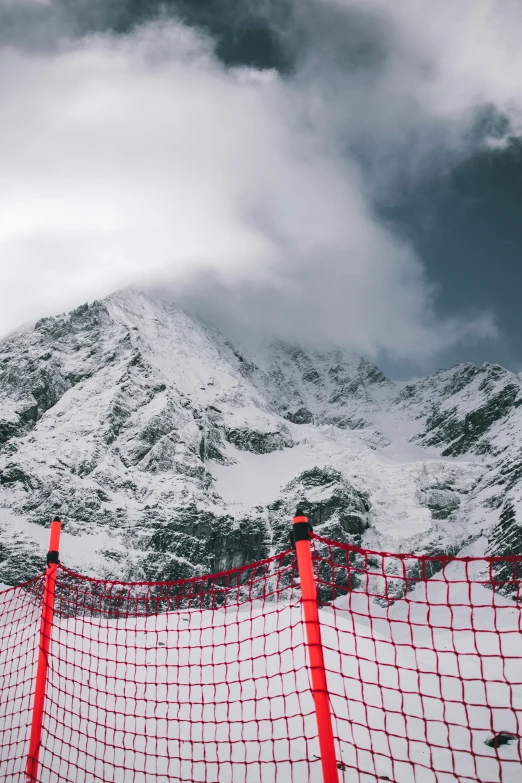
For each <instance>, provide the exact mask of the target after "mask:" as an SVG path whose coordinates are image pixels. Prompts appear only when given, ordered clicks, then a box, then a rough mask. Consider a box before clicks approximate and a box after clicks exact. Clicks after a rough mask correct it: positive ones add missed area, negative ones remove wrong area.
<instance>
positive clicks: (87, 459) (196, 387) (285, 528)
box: [0, 289, 522, 584]
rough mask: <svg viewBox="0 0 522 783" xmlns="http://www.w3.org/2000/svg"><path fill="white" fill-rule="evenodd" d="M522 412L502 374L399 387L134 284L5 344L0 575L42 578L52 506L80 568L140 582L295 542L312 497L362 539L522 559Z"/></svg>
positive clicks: (328, 525) (354, 361)
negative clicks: (230, 330)
mask: <svg viewBox="0 0 522 783" xmlns="http://www.w3.org/2000/svg"><path fill="white" fill-rule="evenodd" d="M521 401H522V381H521V379H520V378H519V377H518V376H515V375H513V374H512V373H509V372H507V371H506V370H504V369H503V368H500V367H498V366H492V365H484V366H483V367H481V368H479V367H474V366H473V365H458V366H456V367H453V368H451V369H449V370H444V371H441V372H439V373H436V374H435V375H433V376H430V377H429V378H426V379H422V380H420V381H416V382H414V383H411V384H407V385H404V384H395V383H394V382H393V381H391V380H389V379H387V378H385V376H384V375H383V374H382V373H381V372H380V371H379V370H378V368H376V367H374V366H373V365H371V364H370V363H369V362H367V361H365V360H364V359H362V358H360V357H358V356H354V355H353V354H350V353H347V352H344V351H342V350H338V349H332V350H331V351H328V352H318V351H310V350H307V349H305V348H303V347H301V346H290V345H286V344H281V343H277V344H273V345H269V346H264V347H263V348H259V349H256V350H251V349H248V350H247V349H245V348H244V347H241V346H240V345H238V344H237V341H235V340H233V339H230V338H229V337H227V336H225V335H223V334H220V333H219V332H218V331H217V330H216V328H215V327H213V326H212V325H209V324H206V323H204V322H203V321H201V320H200V319H198V318H197V317H195V316H194V315H192V314H190V313H187V312H184V311H182V310H180V309H179V308H177V307H175V306H174V305H172V304H169V303H165V302H163V301H162V300H161V299H158V298H155V297H152V296H150V295H149V294H146V293H144V292H141V291H138V290H132V289H131V290H126V291H120V292H117V293H115V294H113V295H112V296H110V297H108V298H107V299H105V300H103V301H99V302H94V303H92V304H90V305H82V306H81V307H79V308H77V309H76V310H74V311H73V312H71V313H69V314H66V315H60V316H56V317H51V318H46V319H43V320H42V321H39V322H38V323H37V324H36V325H34V326H30V327H27V328H25V329H21V330H19V331H18V332H16V333H14V334H13V335H10V336H8V337H7V338H5V339H4V340H3V341H0V536H1V538H0V540H1V542H2V543H1V544H0V579H1V580H3V581H4V582H5V583H7V584H11V583H16V582H17V581H20V580H21V579H23V578H26V577H27V576H29V575H31V574H33V573H36V572H38V571H39V570H40V569H41V568H42V565H43V559H42V558H43V554H44V552H45V549H46V536H47V532H46V529H47V526H48V523H49V520H50V519H51V518H52V516H53V515H54V514H59V515H60V516H61V517H63V520H64V522H65V535H64V550H63V556H64V559H65V562H67V563H69V564H70V565H71V566H72V567H74V568H77V569H78V570H81V571H83V572H86V573H92V574H100V575H102V574H103V575H113V576H119V577H123V578H125V579H128V578H151V579H156V578H182V577H185V576H189V575H191V574H195V573H196V574H197V573H202V572H212V571H216V570H219V569H221V568H226V567H230V566H235V565H240V564H241V563H244V562H247V561H253V560H257V559H259V558H261V557H264V556H265V555H267V554H269V553H270V552H273V551H277V550H279V549H281V548H286V545H287V542H288V534H289V527H290V519H291V516H292V513H293V511H294V509H295V506H296V505H297V504H298V503H300V504H305V506H306V507H307V510H308V513H309V514H310V517H311V519H312V522H313V524H314V526H315V527H316V528H317V529H318V530H319V531H320V532H323V533H324V535H327V536H329V537H333V538H339V539H340V540H344V541H352V542H354V543H357V544H361V545H363V546H370V547H373V548H377V549H394V550H398V551H414V552H432V553H437V552H450V553H456V552H458V551H459V550H460V549H461V548H462V547H463V546H465V545H466V544H467V543H469V542H470V541H472V540H475V539H477V538H479V537H481V536H485V538H486V540H487V543H486V547H487V548H489V551H494V552H496V553H502V552H506V551H508V552H511V551H521V552H522V536H521V535H520V525H519V523H518V521H517V520H518V518H519V511H518V508H519V502H520V487H521V486H522V483H521V482H522V453H521V451H520V446H519V444H520V443H521V442H522V440H521V437H520V436H521V435H522V413H521V408H520V403H521Z"/></svg>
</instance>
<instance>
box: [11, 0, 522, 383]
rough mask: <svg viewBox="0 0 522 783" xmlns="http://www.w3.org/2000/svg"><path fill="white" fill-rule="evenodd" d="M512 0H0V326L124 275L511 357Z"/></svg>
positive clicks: (270, 324)
mask: <svg viewBox="0 0 522 783" xmlns="http://www.w3.org/2000/svg"><path fill="white" fill-rule="evenodd" d="M521 29H522V3H520V1H519V0H438V2H437V3H433V2H432V1H431V0H429V1H428V0H394V2H390V0H295V2H292V1H291V0H277V2H271V0H263V1H262V0H257V1H256V2H249V1H248V0H247V1H245V0H243V1H242V0H236V2H231V1H229V0H216V2H210V0H207V2H203V1H202V0H200V1H199V2H197V0H186V2H172V3H162V4H160V3H154V2H151V0H147V2H145V1H143V2H141V0H103V2H102V1H101V0H100V1H99V2H98V0H0V173H1V176H0V265H1V279H0V333H2V332H6V331H9V330H11V329H13V328H15V327H17V326H18V325H19V324H20V323H22V322H25V321H28V320H31V319H33V318H37V317H40V316H42V315H46V314H50V313H53V312H58V311H61V310H64V309H68V308H71V307H73V306H76V305H77V304H80V303H81V302H84V301H86V300H90V299H93V298H95V297H100V296H103V295H105V294H108V293H110V292H111V291H113V290H114V289H116V288H118V287H121V286H125V285H128V284H132V283H137V284H147V285H149V284H152V285H156V286H159V287H161V290H163V291H168V292H170V295H171V296H173V297H174V298H179V299H180V300H181V301H182V302H183V303H184V304H186V305H189V306H191V307H194V308H196V309H197V310H199V311H200V312H201V313H202V314H204V315H207V316H208V317H211V318H213V319H216V320H217V321H218V322H219V323H222V324H223V325H224V326H226V327H227V328H229V329H232V330H234V329H236V330H239V329H240V330H241V333H242V334H243V335H244V334H249V335H250V336H258V335H262V336H271V335H273V336H280V337H283V338H284V339H292V340H301V341H305V342H306V343H309V344H313V345H317V346H326V345H330V344H332V343H336V344H340V345H345V346H347V347H349V348H351V349H354V350H357V351H360V352H361V353H363V354H365V355H366V356H368V357H369V358H372V359H374V360H376V361H377V362H378V363H380V364H381V366H383V367H384V369H386V370H387V371H388V372H389V373H391V374H392V375H395V376H397V377H407V376H408V375H411V374H418V373H421V372H426V371H429V370H432V369H436V368H437V367H439V366H442V365H445V364H448V363H452V362H454V361H465V360H471V361H477V362H482V361H492V362H495V361H496V362H500V363H503V364H505V365H507V366H509V367H510V368H512V369H514V370H516V371H519V370H522V342H521V341H522V321H521V318H520V315H519V310H520V305H519V290H520V285H521V284H522V263H521V262H522V254H521V248H522V220H521V215H520V211H521V210H520V204H521V197H522V154H521V146H520V136H521V134H522V48H521V47H520V44H519V38H520V35H519V33H520V30H521Z"/></svg>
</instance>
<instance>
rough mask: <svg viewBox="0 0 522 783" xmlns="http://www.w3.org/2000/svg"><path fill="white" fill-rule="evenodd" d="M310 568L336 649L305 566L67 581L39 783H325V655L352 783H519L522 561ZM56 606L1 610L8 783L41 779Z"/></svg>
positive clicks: (32, 590) (2, 733) (327, 558)
mask: <svg viewBox="0 0 522 783" xmlns="http://www.w3.org/2000/svg"><path fill="white" fill-rule="evenodd" d="M299 543H300V542H299V541H298V542H297V544H298V549H299ZM306 546H308V547H309V546H310V545H309V544H308V542H306ZM311 549H312V555H313V572H314V582H315V585H316V589H317V594H318V598H319V607H320V608H319V613H318V614H319V618H320V626H321V633H320V635H319V636H318V637H317V636H316V637H314V636H313V633H312V635H311V634H310V628H311V627H312V625H313V622H314V621H313V617H311V615H310V614H309V613H308V614H307V615H306V617H305V618H304V617H303V607H302V606H301V603H302V601H301V597H302V595H301V594H302V592H303V596H304V592H305V585H304V583H303V573H302V572H301V583H300V579H299V570H298V565H297V560H296V555H295V552H294V550H289V551H288V552H283V553H281V554H278V555H276V556H274V557H272V558H270V559H268V560H264V561H261V562H258V563H254V564H252V565H249V566H245V567H243V568H239V569H233V570H231V571H227V572H225V573H221V574H214V575H212V576H205V577H198V578H194V579H188V580H183V581H179V582H140V583H123V582H117V581H110V580H99V579H91V578H87V577H83V576H79V575H77V574H75V573H72V572H71V571H69V570H68V569H67V568H65V567H64V566H62V565H58V566H57V570H56V576H57V581H56V599H55V614H54V625H53V628H52V638H51V641H50V648H49V653H48V655H47V656H46V660H45V663H46V666H47V669H46V680H47V690H46V696H45V702H44V711H43V721H42V731H41V744H40V747H39V762H38V767H37V773H35V774H36V775H37V776H36V777H35V778H34V779H35V780H37V781H38V783H62V782H63V781H70V783H101V781H104V782H105V783H109V782H110V783H167V781H169V782H170V781H183V782H184V783H185V782H186V783H188V782H190V783H195V782H196V781H197V782H198V783H203V782H205V783H209V782H210V783H232V782H233V783H261V781H263V782H264V783H268V782H270V783H275V782H277V783H287V782H288V783H290V782H295V783H307V782H309V783H319V782H320V781H323V769H325V768H324V761H325V759H324V758H321V752H322V751H321V749H322V750H323V751H324V750H325V748H327V744H326V745H324V744H321V743H320V741H319V737H318V723H317V717H316V716H319V715H320V713H319V712H316V708H317V705H318V703H320V699H319V700H318V695H319V696H320V693H318V690H317V682H318V681H319V680H318V679H317V677H318V676H319V675H320V666H321V664H320V660H319V658H318V657H317V655H316V654H315V653H314V652H313V649H312V648H313V647H314V645H315V648H317V645H318V644H321V645H322V656H323V658H322V659H323V660H324V666H325V669H326V678H327V688H328V695H329V698H328V699H327V705H329V706H330V710H331V716H332V725H333V744H334V749H335V769H334V771H335V776H336V777H337V778H338V780H339V781H340V783H348V782H350V783H352V782H353V783H355V782H357V783H370V781H371V783H377V781H382V780H389V781H394V782H395V783H456V782H457V781H458V783H468V782H471V781H474V782H476V781H480V783H499V782H500V781H502V782H503V783H515V781H517V783H520V780H522V748H521V741H520V736H521V735H522V726H521V723H522V626H521V611H520V583H521V582H520V577H521V575H522V557H512V558H504V559H501V558H449V557H448V558H445V557H417V556H412V555H393V554H386V553H378V552H368V551H363V550H360V549H357V548H355V547H351V546H347V545H343V544H340V543H337V542H333V541H327V540H325V539H322V538H320V537H318V536H313V535H312V542H311ZM299 565H300V566H301V563H300V564H299ZM43 596H44V577H38V578H36V579H33V580H31V581H30V582H27V583H26V584H24V585H21V586H19V587H16V588H12V589H9V590H6V591H4V592H0V780H2V781H5V782H6V783H7V782H8V783H22V781H25V780H27V779H28V778H27V777H26V774H27V773H26V770H27V756H28V748H29V737H30V732H31V722H32V709H33V703H34V701H33V699H34V690H35V678H36V667H37V658H38V651H39V645H41V641H40V630H41V624H40V623H41V616H42V603H43V600H44V598H43ZM307 600H308V601H309V602H311V603H313V597H312V598H310V597H309V596H308V597H307ZM311 624H312V625H311ZM307 631H308V633H307ZM312 631H313V627H312ZM314 638H315V641H313V639H314ZM321 638H322V641H321ZM317 639H318V640H319V641H318V640H317ZM309 645H312V647H310V646H309ZM316 652H317V650H316ZM318 661H319V662H318ZM310 663H311V664H312V670H311V668H310ZM319 679H320V677H319ZM319 690H320V689H319ZM314 697H315V698H314ZM321 720H322V719H321V718H320V721H321ZM319 725H320V727H321V731H323V729H324V725H321V723H320V724H319ZM324 774H325V775H328V774H331V773H328V772H325V773H324ZM325 779H326V780H327V781H328V783H335V781H334V779H333V778H331V777H330V778H329V779H328V778H326V777H325Z"/></svg>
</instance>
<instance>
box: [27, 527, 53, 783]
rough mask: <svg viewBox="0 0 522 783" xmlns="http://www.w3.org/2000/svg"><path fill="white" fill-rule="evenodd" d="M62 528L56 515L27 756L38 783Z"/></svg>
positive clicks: (32, 780)
mask: <svg viewBox="0 0 522 783" xmlns="http://www.w3.org/2000/svg"><path fill="white" fill-rule="evenodd" d="M60 530H61V522H60V520H59V519H58V517H55V519H54V520H53V521H52V522H51V538H50V542H49V552H48V553H47V571H46V572H45V585H44V594H43V605H42V622H41V625H40V647H39V652H38V666H37V669H36V682H35V687H34V704H33V719H32V722H31V737H30V739H29V754H28V756H27V768H26V783H37V781H38V757H39V755H40V745H41V742H42V721H43V712H44V703H45V690H46V687H47V666H48V657H49V647H50V644H51V633H52V630H53V619H54V594H55V590H56V569H57V567H58V559H59V554H58V553H59V550H60Z"/></svg>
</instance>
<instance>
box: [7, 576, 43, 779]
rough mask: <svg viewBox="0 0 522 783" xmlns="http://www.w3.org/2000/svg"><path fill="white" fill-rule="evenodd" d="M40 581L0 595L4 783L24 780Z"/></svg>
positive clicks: (36, 643) (28, 583)
mask: <svg viewBox="0 0 522 783" xmlns="http://www.w3.org/2000/svg"><path fill="white" fill-rule="evenodd" d="M44 578H45V577H43V576H39V577H37V578H36V579H32V580H31V581H30V582H27V584H25V585H21V586H20V587H12V588H11V589H9V590H4V591H2V592H0V780H2V781H6V783H7V781H9V783H11V781H13V782H14V781H16V782H17V783H18V782H19V781H22V780H23V779H24V777H23V775H24V772H25V765H26V762H27V751H28V742H29V732H30V728H31V709H32V703H33V692H34V676H35V672H36V659H37V655H38V638H39V632H40V620H41V617H42V595H43V585H44Z"/></svg>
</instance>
